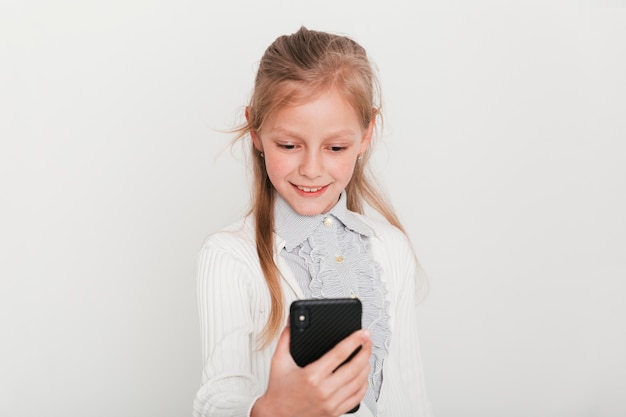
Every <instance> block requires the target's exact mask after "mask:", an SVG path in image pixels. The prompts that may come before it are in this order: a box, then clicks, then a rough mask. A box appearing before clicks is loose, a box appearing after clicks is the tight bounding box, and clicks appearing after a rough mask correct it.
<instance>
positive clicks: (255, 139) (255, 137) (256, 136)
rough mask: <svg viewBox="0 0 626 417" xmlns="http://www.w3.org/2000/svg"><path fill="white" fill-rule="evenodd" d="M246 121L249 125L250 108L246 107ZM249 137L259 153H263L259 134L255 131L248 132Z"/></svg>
mask: <svg viewBox="0 0 626 417" xmlns="http://www.w3.org/2000/svg"><path fill="white" fill-rule="evenodd" d="M246 121H247V122H248V123H250V106H246ZM250 137H251V138H252V144H253V145H254V147H255V148H256V149H257V150H258V151H259V152H263V145H262V144H261V140H260V139H259V134H258V133H257V131H256V130H251V131H250Z"/></svg>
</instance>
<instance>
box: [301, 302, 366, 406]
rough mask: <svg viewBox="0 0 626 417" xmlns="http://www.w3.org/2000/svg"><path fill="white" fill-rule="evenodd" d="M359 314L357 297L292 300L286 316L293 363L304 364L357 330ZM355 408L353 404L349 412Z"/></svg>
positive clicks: (360, 309)
mask: <svg viewBox="0 0 626 417" xmlns="http://www.w3.org/2000/svg"><path fill="white" fill-rule="evenodd" d="M361 315H362V306H361V301H359V299H357V298H333V299H309V300H297V301H294V302H293V303H292V304H291V307H290V316H289V317H290V320H289V322H290V323H289V324H290V332H291V340H290V345H289V350H290V352H291V356H292V357H293V359H294V361H295V362H296V364H298V366H300V367H304V366H306V365H308V364H309V363H311V362H315V361H316V360H317V359H319V358H320V357H322V356H323V355H324V354H325V353H326V352H328V351H329V350H331V349H332V348H333V347H335V345H336V344H337V343H339V342H340V341H342V340H343V339H345V338H346V337H347V336H349V335H350V334H352V333H353V332H355V331H357V330H359V329H360V328H361ZM359 350H360V348H358V349H357V350H355V351H354V352H353V353H352V355H350V357H348V358H346V360H345V361H344V362H343V363H342V364H341V365H343V364H344V363H346V362H348V361H349V360H350V359H352V357H353V356H354V355H356V354H357V352H358V351H359ZM341 365H339V366H341ZM358 409H359V406H358V405H357V406H356V407H355V408H354V409H353V410H350V411H349V413H354V412H356V411H357V410H358Z"/></svg>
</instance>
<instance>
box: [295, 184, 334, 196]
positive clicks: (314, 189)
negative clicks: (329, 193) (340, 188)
mask: <svg viewBox="0 0 626 417" xmlns="http://www.w3.org/2000/svg"><path fill="white" fill-rule="evenodd" d="M294 186H295V187H296V188H297V189H298V190H300V191H302V192H305V193H312V194H313V193H316V192H318V191H320V190H322V189H324V188H326V186H323V187H303V186H300V185H295V184H294Z"/></svg>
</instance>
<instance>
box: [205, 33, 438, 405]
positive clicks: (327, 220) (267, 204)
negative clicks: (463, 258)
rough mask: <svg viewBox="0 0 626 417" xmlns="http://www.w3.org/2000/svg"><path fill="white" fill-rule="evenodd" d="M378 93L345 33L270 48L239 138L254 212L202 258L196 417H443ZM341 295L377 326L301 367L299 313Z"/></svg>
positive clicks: (288, 39)
mask: <svg viewBox="0 0 626 417" xmlns="http://www.w3.org/2000/svg"><path fill="white" fill-rule="evenodd" d="M376 86H377V82H376V78H375V76H374V74H373V71H372V67H371V65H370V63H369V61H368V58H367V55H366V52H365V50H364V49H363V48H362V47H361V46H360V45H358V44H357V43H356V42H354V41H353V40H351V39H349V38H346V37H343V36H336V35H331V34H328V33H323V32H316V31H310V30H307V29H305V28H301V29H300V30H299V31H298V32H297V33H294V34H293V35H289V36H281V37H279V38H278V39H276V41H274V43H272V44H271V45H270V46H269V48H268V49H267V50H266V51H265V54H264V55H263V58H262V60H261V62H260V66H259V70H258V73H257V76H256V80H255V86H254V91H253V95H252V98H251V100H250V103H249V105H248V107H247V108H246V123H245V124H244V125H243V126H242V127H241V128H240V129H239V130H238V133H239V135H238V139H242V140H244V139H245V140H249V141H250V145H251V146H250V148H251V152H252V161H253V167H254V168H253V169H254V191H253V198H252V208H251V210H250V214H249V215H248V216H247V217H245V218H244V219H242V220H241V221H239V222H238V223H236V224H235V225H233V226H231V227H229V228H227V229H225V230H223V231H220V232H218V233H215V234H213V235H211V236H210V237H209V238H208V239H207V240H206V242H205V243H204V245H203V247H202V250H201V254H200V257H199V261H198V292H199V294H198V297H199V308H200V319H201V320H200V324H201V329H202V354H203V361H204V369H203V374H202V387H201V388H200V390H199V391H198V393H197V396H196V400H195V403H194V416H196V417H200V416H242V417H243V416H250V417H264V416H271V417H282V416H286V417H295V416H310V417H317V416H319V417H321V416H340V415H342V414H344V413H346V412H347V411H348V410H351V409H352V408H354V407H355V405H357V404H359V403H360V404H361V407H360V409H359V411H358V412H357V413H356V414H353V415H354V416H355V417H372V416H393V417H407V416H420V417H421V416H430V407H429V405H428V401H427V398H426V395H425V390H424V383H423V377H422V366H421V360H420V355H419V350H418V341H417V327H416V304H417V287H418V284H419V282H420V281H421V280H423V272H422V269H421V268H420V266H419V264H418V263H417V261H416V259H415V256H414V254H413V249H412V247H411V245H410V243H409V240H408V238H407V236H406V235H405V233H404V232H403V229H402V226H401V225H400V222H399V221H398V219H397V217H396V216H395V214H394V212H393V210H392V208H391V206H390V205H389V204H388V203H387V202H386V201H385V200H384V199H383V198H382V197H381V194H380V193H379V192H378V191H377V190H376V188H375V187H374V186H373V184H372V182H371V181H370V180H369V179H368V175H367V173H366V165H367V161H368V159H369V156H370V143H371V141H372V136H373V134H374V127H375V123H376V117H377V115H378V108H379V106H378V105H377V103H376V101H375V100H376V98H377V88H376ZM366 206H367V207H371V208H373V209H374V210H376V211H377V212H378V213H379V214H380V215H381V216H378V217H377V218H374V217H371V216H366V215H364V214H363V213H364V209H365V208H366ZM337 297H359V299H360V300H361V302H362V304H363V329H364V330H361V331H358V332H355V333H354V334H352V335H351V336H349V337H347V338H346V339H344V340H343V341H342V342H341V343H339V344H338V345H337V346H336V347H335V348H333V349H332V350H331V351H330V352H329V353H328V354H326V355H325V356H323V357H322V358H320V359H319V360H318V361H316V362H314V363H312V364H310V365H308V366H306V367H304V368H299V367H298V366H297V365H296V364H295V363H294V361H293V359H292V358H291V356H290V353H289V329H288V328H287V327H285V322H286V318H287V312H288V308H289V305H290V304H291V302H292V301H293V300H296V299H300V298H337ZM283 328H284V329H283ZM358 346H362V349H361V350H360V351H359V353H358V354H357V355H356V356H355V357H354V358H353V359H352V360H351V361H350V362H348V363H347V364H345V365H344V366H342V367H341V368H339V369H338V370H337V371H336V372H334V370H335V369H337V367H338V366H339V365H340V364H341V363H342V362H343V361H344V360H345V358H347V357H348V356H349V355H350V353H351V352H353V351H354V350H355V349H356V348H357V347H358Z"/></svg>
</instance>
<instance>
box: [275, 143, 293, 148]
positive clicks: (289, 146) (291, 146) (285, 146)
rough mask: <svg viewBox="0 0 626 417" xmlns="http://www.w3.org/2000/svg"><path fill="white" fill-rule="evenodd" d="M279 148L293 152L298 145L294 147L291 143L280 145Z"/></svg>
mask: <svg viewBox="0 0 626 417" xmlns="http://www.w3.org/2000/svg"><path fill="white" fill-rule="evenodd" d="M278 147H279V148H282V149H286V150H291V149H295V148H296V145H292V144H291V143H279V144H278Z"/></svg>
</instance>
